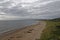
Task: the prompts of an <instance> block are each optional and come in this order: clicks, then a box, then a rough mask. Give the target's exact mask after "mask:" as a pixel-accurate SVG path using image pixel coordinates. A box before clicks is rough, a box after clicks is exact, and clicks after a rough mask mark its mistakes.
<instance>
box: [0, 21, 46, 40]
mask: <svg viewBox="0 0 60 40" xmlns="http://www.w3.org/2000/svg"><path fill="white" fill-rule="evenodd" d="M45 26H46V23H45V22H43V21H41V22H39V23H38V24H36V25H32V26H30V27H26V28H24V29H22V30H17V31H15V32H14V33H12V34H9V35H5V36H3V37H2V38H0V40H38V39H40V36H41V33H42V30H43V29H44V28H45Z"/></svg>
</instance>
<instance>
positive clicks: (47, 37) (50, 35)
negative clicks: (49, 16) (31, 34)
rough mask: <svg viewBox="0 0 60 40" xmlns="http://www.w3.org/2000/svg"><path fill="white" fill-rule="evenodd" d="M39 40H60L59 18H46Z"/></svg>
mask: <svg viewBox="0 0 60 40" xmlns="http://www.w3.org/2000/svg"><path fill="white" fill-rule="evenodd" d="M46 22H47V25H46V28H45V29H44V30H43V33H42V35H41V38H40V40H60V19H54V20H47V21H46Z"/></svg>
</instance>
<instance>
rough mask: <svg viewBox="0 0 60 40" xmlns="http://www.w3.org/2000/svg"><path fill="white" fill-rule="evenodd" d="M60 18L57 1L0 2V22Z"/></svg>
mask: <svg viewBox="0 0 60 40" xmlns="http://www.w3.org/2000/svg"><path fill="white" fill-rule="evenodd" d="M58 17H60V1H59V0H0V20H10V19H12V20H13V19H52V18H58Z"/></svg>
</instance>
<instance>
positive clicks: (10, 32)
mask: <svg viewBox="0 0 60 40" xmlns="http://www.w3.org/2000/svg"><path fill="white" fill-rule="evenodd" d="M37 24H39V21H37V23H33V24H32V25H28V26H25V27H23V28H17V29H13V30H9V31H7V32H3V33H1V34H0V37H1V36H6V35H9V34H12V33H14V32H16V31H18V30H20V31H21V30H23V29H25V28H27V27H31V26H34V25H37Z"/></svg>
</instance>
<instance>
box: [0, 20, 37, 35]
mask: <svg viewBox="0 0 60 40" xmlns="http://www.w3.org/2000/svg"><path fill="white" fill-rule="evenodd" d="M36 23H37V21H36V20H0V34H1V33H4V32H7V31H10V30H14V29H19V28H24V27H26V26H30V25H33V24H36Z"/></svg>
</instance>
